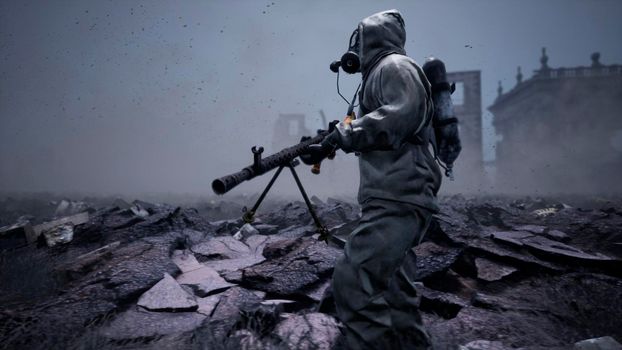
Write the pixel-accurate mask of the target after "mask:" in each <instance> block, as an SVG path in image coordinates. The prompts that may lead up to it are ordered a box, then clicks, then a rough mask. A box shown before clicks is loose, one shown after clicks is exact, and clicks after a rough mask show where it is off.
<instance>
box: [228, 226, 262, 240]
mask: <svg viewBox="0 0 622 350" xmlns="http://www.w3.org/2000/svg"><path fill="white" fill-rule="evenodd" d="M258 234H259V231H257V229H256V228H254V227H253V225H251V224H248V223H247V224H244V225H242V227H240V230H239V231H238V232H236V233H235V234H234V235H233V237H234V238H235V239H237V240H241V239H244V238H247V237H249V236H252V235H258Z"/></svg>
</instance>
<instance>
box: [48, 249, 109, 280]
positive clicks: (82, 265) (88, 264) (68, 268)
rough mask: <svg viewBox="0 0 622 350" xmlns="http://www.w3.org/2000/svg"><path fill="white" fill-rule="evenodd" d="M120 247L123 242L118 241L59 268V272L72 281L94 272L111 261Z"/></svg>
mask: <svg viewBox="0 0 622 350" xmlns="http://www.w3.org/2000/svg"><path fill="white" fill-rule="evenodd" d="M119 245H121V242H120V241H116V242H112V243H110V244H107V245H105V246H103V247H100V248H97V249H95V250H93V251H90V252H88V253H85V254H82V255H80V256H78V257H76V258H75V259H73V260H72V261H71V262H69V263H66V264H64V265H61V266H59V267H58V268H57V271H59V272H61V273H64V274H66V275H67V277H69V278H70V279H75V278H76V277H78V276H81V275H84V274H86V273H88V272H90V271H92V270H94V269H95V268H96V267H97V266H98V265H101V264H102V263H103V262H104V261H106V260H108V259H110V258H111V257H112V254H113V252H114V251H115V250H116V249H117V248H118V247H119Z"/></svg>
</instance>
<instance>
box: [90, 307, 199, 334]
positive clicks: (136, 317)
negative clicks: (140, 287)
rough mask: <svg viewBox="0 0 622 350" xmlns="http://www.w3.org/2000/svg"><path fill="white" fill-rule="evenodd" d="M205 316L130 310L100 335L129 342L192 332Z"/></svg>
mask: <svg viewBox="0 0 622 350" xmlns="http://www.w3.org/2000/svg"><path fill="white" fill-rule="evenodd" d="M206 317H207V316H205V315H203V314H200V313H197V312H175V313H168V312H149V311H143V310H137V309H135V308H132V309H130V310H128V311H126V312H124V313H122V314H121V315H119V316H117V317H116V318H115V319H114V320H113V321H112V322H111V323H110V325H109V326H107V327H104V328H103V329H102V331H101V334H102V335H103V336H104V337H106V338H108V339H113V340H130V339H141V338H143V339H144V338H151V337H156V336H162V335H168V334H176V333H183V332H188V331H192V330H194V329H196V328H198V327H199V326H200V325H201V323H202V322H203V321H204V320H205V319H206Z"/></svg>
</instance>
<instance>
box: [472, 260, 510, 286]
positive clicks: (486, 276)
mask: <svg viewBox="0 0 622 350" xmlns="http://www.w3.org/2000/svg"><path fill="white" fill-rule="evenodd" d="M475 266H476V267H477V278H479V279H482V280H484V281H487V282H494V281H498V280H500V279H502V278H503V277H506V276H509V275H511V274H512V273H514V272H516V271H518V269H516V268H514V267H512V266H508V265H505V264H500V263H496V262H494V261H492V260H488V259H486V258H476V259H475Z"/></svg>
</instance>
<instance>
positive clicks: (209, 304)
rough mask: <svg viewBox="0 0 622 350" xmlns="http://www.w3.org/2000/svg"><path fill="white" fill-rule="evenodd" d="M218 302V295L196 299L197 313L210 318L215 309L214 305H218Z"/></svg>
mask: <svg viewBox="0 0 622 350" xmlns="http://www.w3.org/2000/svg"><path fill="white" fill-rule="evenodd" d="M218 302H220V295H219V294H215V295H210V296H208V297H205V298H197V304H198V305H199V308H198V309H197V312H198V313H200V314H203V315H205V316H210V315H211V314H212V312H213V311H214V309H215V308H216V305H218Z"/></svg>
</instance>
